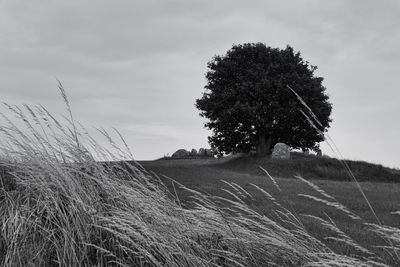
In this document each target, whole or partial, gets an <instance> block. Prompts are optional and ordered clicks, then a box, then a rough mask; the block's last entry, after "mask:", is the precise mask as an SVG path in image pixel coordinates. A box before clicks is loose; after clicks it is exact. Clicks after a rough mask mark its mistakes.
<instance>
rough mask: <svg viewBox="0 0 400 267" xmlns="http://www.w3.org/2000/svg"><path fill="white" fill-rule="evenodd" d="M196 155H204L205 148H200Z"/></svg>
mask: <svg viewBox="0 0 400 267" xmlns="http://www.w3.org/2000/svg"><path fill="white" fill-rule="evenodd" d="M198 155H199V156H205V155H206V150H205V149H204V148H200V149H199V153H198Z"/></svg>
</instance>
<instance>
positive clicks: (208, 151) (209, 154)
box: [205, 148, 214, 157]
mask: <svg viewBox="0 0 400 267" xmlns="http://www.w3.org/2000/svg"><path fill="white" fill-rule="evenodd" d="M205 156H206V157H214V151H212V149H208V148H206V149H205Z"/></svg>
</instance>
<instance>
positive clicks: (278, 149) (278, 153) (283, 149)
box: [271, 143, 290, 159]
mask: <svg viewBox="0 0 400 267" xmlns="http://www.w3.org/2000/svg"><path fill="white" fill-rule="evenodd" d="M271 158H272V159H290V150H289V146H288V145H286V144H284V143H276V144H275V146H274V150H273V151H272V155H271Z"/></svg>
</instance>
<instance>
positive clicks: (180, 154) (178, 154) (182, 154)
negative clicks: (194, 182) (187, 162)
mask: <svg viewBox="0 0 400 267" xmlns="http://www.w3.org/2000/svg"><path fill="white" fill-rule="evenodd" d="M189 156H190V152H189V151H187V150H186V149H178V150H177V151H175V153H174V154H172V156H171V158H174V159H181V158H187V157H189Z"/></svg>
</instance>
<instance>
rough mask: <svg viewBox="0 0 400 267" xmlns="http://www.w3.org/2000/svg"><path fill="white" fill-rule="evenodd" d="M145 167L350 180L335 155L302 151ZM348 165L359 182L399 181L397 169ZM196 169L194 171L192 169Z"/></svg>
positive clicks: (157, 163) (158, 162)
mask: <svg viewBox="0 0 400 267" xmlns="http://www.w3.org/2000/svg"><path fill="white" fill-rule="evenodd" d="M140 163H141V164H142V165H143V166H144V167H145V168H148V169H149V170H152V171H155V172H160V173H163V174H166V175H169V176H171V177H176V176H180V175H179V174H180V173H182V172H187V171H189V170H191V169H192V168H195V167H200V166H201V167H202V172H207V170H209V169H210V168H211V169H212V171H213V172H214V175H213V176H215V174H217V173H218V172H231V174H238V175H243V174H244V175H255V176H259V175H263V174H264V173H263V171H262V170H261V169H260V168H259V166H261V167H263V168H264V169H266V170H267V171H268V172H269V173H270V174H271V175H273V176H274V177H282V178H291V177H293V176H295V175H300V176H302V177H304V178H306V179H318V180H336V181H350V180H351V178H350V177H349V175H348V173H347V172H346V169H345V168H344V166H343V162H341V161H339V160H338V159H335V158H327V157H316V156H313V155H305V154H302V153H292V158H291V159H290V160H273V159H269V158H256V157H249V156H241V157H231V158H230V157H228V158H221V159H192V160H190V159H188V160H185V159H182V160H155V161H141V162H140ZM346 163H347V165H348V166H349V167H350V169H351V171H352V172H353V174H354V175H355V177H356V178H357V180H358V181H371V182H400V171H399V170H396V169H391V168H387V167H384V166H382V165H376V164H372V163H368V162H363V161H351V160H346ZM193 171H195V170H193Z"/></svg>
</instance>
